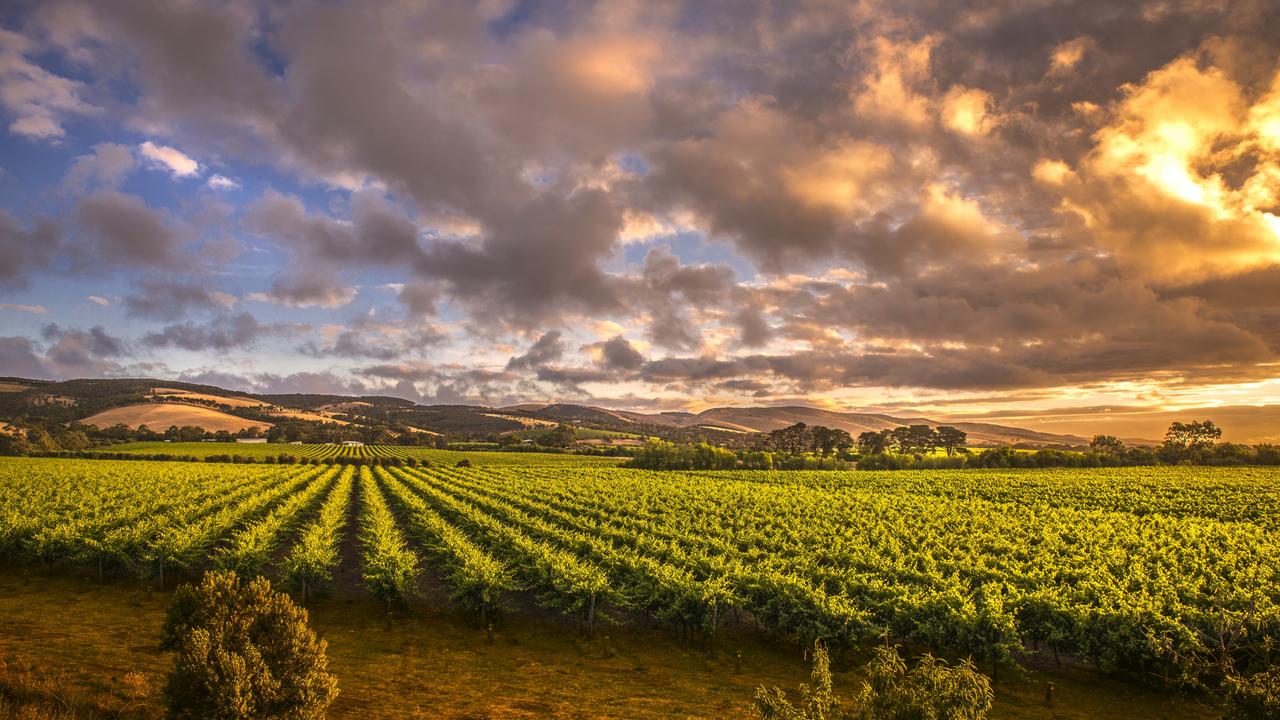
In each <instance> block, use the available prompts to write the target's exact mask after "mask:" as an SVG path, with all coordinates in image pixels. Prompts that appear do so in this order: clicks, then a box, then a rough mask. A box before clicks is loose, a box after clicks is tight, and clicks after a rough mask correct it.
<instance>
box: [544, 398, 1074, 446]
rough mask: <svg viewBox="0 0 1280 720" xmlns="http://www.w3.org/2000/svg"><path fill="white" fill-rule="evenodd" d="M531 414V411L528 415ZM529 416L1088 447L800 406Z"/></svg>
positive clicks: (1029, 434) (550, 409)
mask: <svg viewBox="0 0 1280 720" xmlns="http://www.w3.org/2000/svg"><path fill="white" fill-rule="evenodd" d="M526 412H529V411H526ZM530 414H533V415H535V416H539V417H555V418H558V419H563V420H566V421H578V422H593V421H594V422H596V423H601V422H604V421H608V420H612V421H619V420H621V421H622V422H625V423H631V424H633V425H639V426H642V425H649V426H658V427H673V428H708V429H717V428H719V429H723V430H726V431H729V432H735V433H742V432H769V431H770V430H777V429H778V428H784V427H787V426H788V425H794V424H795V423H799V422H802V423H805V424H806V425H825V426H827V427H832V428H839V429H841V430H844V431H846V432H848V433H850V434H851V435H853V436H854V437H857V436H858V434H859V433H862V432H866V431H878V430H891V429H893V428H895V427H900V426H903V425H931V426H935V427H936V426H937V425H941V424H946V425H952V426H953V427H957V428H959V429H961V430H964V431H965V432H966V433H968V434H969V443H970V444H972V445H1016V444H1019V443H1024V444H1033V445H1084V444H1087V443H1088V442H1089V441H1088V439H1087V438H1083V437H1080V436H1078V435H1060V434H1056V433H1046V432H1038V431H1035V430H1026V429H1024V428H1019V427H1011V426H1007V425H995V424H991V423H970V422H958V423H941V422H939V421H937V420H932V419H929V418H922V417H894V416H891V415H877V414H870V413H844V412H834V411H831V410H821V409H819V408H812V407H804V406H799V405H793V406H786V407H741V408H737V407H720V408H711V409H709V410H704V411H702V412H700V413H654V414H646V413H636V412H624V411H614V410H606V409H604V408H594V407H584V406H577V405H548V406H546V407H543V408H542V409H540V410H535V411H532V412H531V413H530Z"/></svg>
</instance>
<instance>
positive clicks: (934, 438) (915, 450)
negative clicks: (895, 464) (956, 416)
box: [893, 425, 939, 455]
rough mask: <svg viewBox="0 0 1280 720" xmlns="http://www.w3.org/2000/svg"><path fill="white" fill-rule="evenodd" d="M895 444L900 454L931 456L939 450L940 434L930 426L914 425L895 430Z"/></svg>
mask: <svg viewBox="0 0 1280 720" xmlns="http://www.w3.org/2000/svg"><path fill="white" fill-rule="evenodd" d="M893 443H894V445H897V446H898V452H901V453H906V454H915V455H929V454H931V453H933V451H934V450H936V449H938V444H939V442H938V433H937V432H935V431H934V429H933V428H931V427H929V426H928V425H912V426H911V427H898V428H894V429H893Z"/></svg>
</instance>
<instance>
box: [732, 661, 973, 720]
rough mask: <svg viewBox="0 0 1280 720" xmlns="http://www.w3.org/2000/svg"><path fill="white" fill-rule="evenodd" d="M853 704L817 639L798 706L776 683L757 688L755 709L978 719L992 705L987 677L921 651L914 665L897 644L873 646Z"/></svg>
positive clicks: (863, 719) (838, 719)
mask: <svg viewBox="0 0 1280 720" xmlns="http://www.w3.org/2000/svg"><path fill="white" fill-rule="evenodd" d="M863 672H864V673H865V674H866V676H867V680H866V682H864V683H863V686H862V690H861V691H860V692H859V693H858V696H857V698H856V699H855V701H854V703H853V705H852V706H851V707H850V708H847V709H846V708H844V707H843V706H842V705H841V703H840V700H839V699H838V698H836V696H835V694H834V692H833V687H832V682H831V664H830V658H829V657H828V655H827V649H826V648H825V647H823V645H822V643H820V642H819V643H816V644H815V647H814V652H813V672H812V675H811V682H810V683H809V684H805V685H801V686H800V697H801V704H800V705H799V706H798V707H797V706H795V705H792V704H791V701H790V700H788V699H787V695H786V693H784V692H783V691H782V690H781V689H779V688H776V687H775V688H771V689H765V688H758V689H757V690H756V712H757V714H758V715H759V716H760V717H762V718H765V719H766V720H774V719H776V720H983V718H985V717H986V716H987V713H988V712H990V710H991V704H992V701H993V700H994V695H993V694H992V692H991V683H990V681H989V680H987V678H986V677H985V676H984V675H982V674H981V673H979V672H978V671H977V669H975V668H974V667H973V664H972V663H969V662H967V661H966V662H964V663H962V664H960V665H956V666H950V665H948V664H947V663H946V662H944V661H942V660H938V659H936V658H934V657H933V656H932V655H925V656H924V657H923V658H921V659H920V661H919V662H918V663H917V664H916V666H915V667H914V668H911V669H908V668H907V664H906V663H905V662H904V661H903V660H902V657H901V656H900V655H899V654H898V650H897V648H894V647H890V646H887V645H886V646H881V647H878V648H876V650H875V654H874V656H873V657H872V659H871V662H869V663H867V665H866V667H865V668H864V669H863Z"/></svg>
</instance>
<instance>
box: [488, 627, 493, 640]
mask: <svg viewBox="0 0 1280 720" xmlns="http://www.w3.org/2000/svg"><path fill="white" fill-rule="evenodd" d="M488 630H489V644H490V645H492V644H493V623H489V628H488Z"/></svg>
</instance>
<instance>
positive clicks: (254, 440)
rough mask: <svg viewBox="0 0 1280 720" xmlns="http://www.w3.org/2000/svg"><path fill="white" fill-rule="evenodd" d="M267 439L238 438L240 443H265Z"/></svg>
mask: <svg viewBox="0 0 1280 720" xmlns="http://www.w3.org/2000/svg"><path fill="white" fill-rule="evenodd" d="M266 441H267V439H266V438H236V442H238V443H265V442H266Z"/></svg>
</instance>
